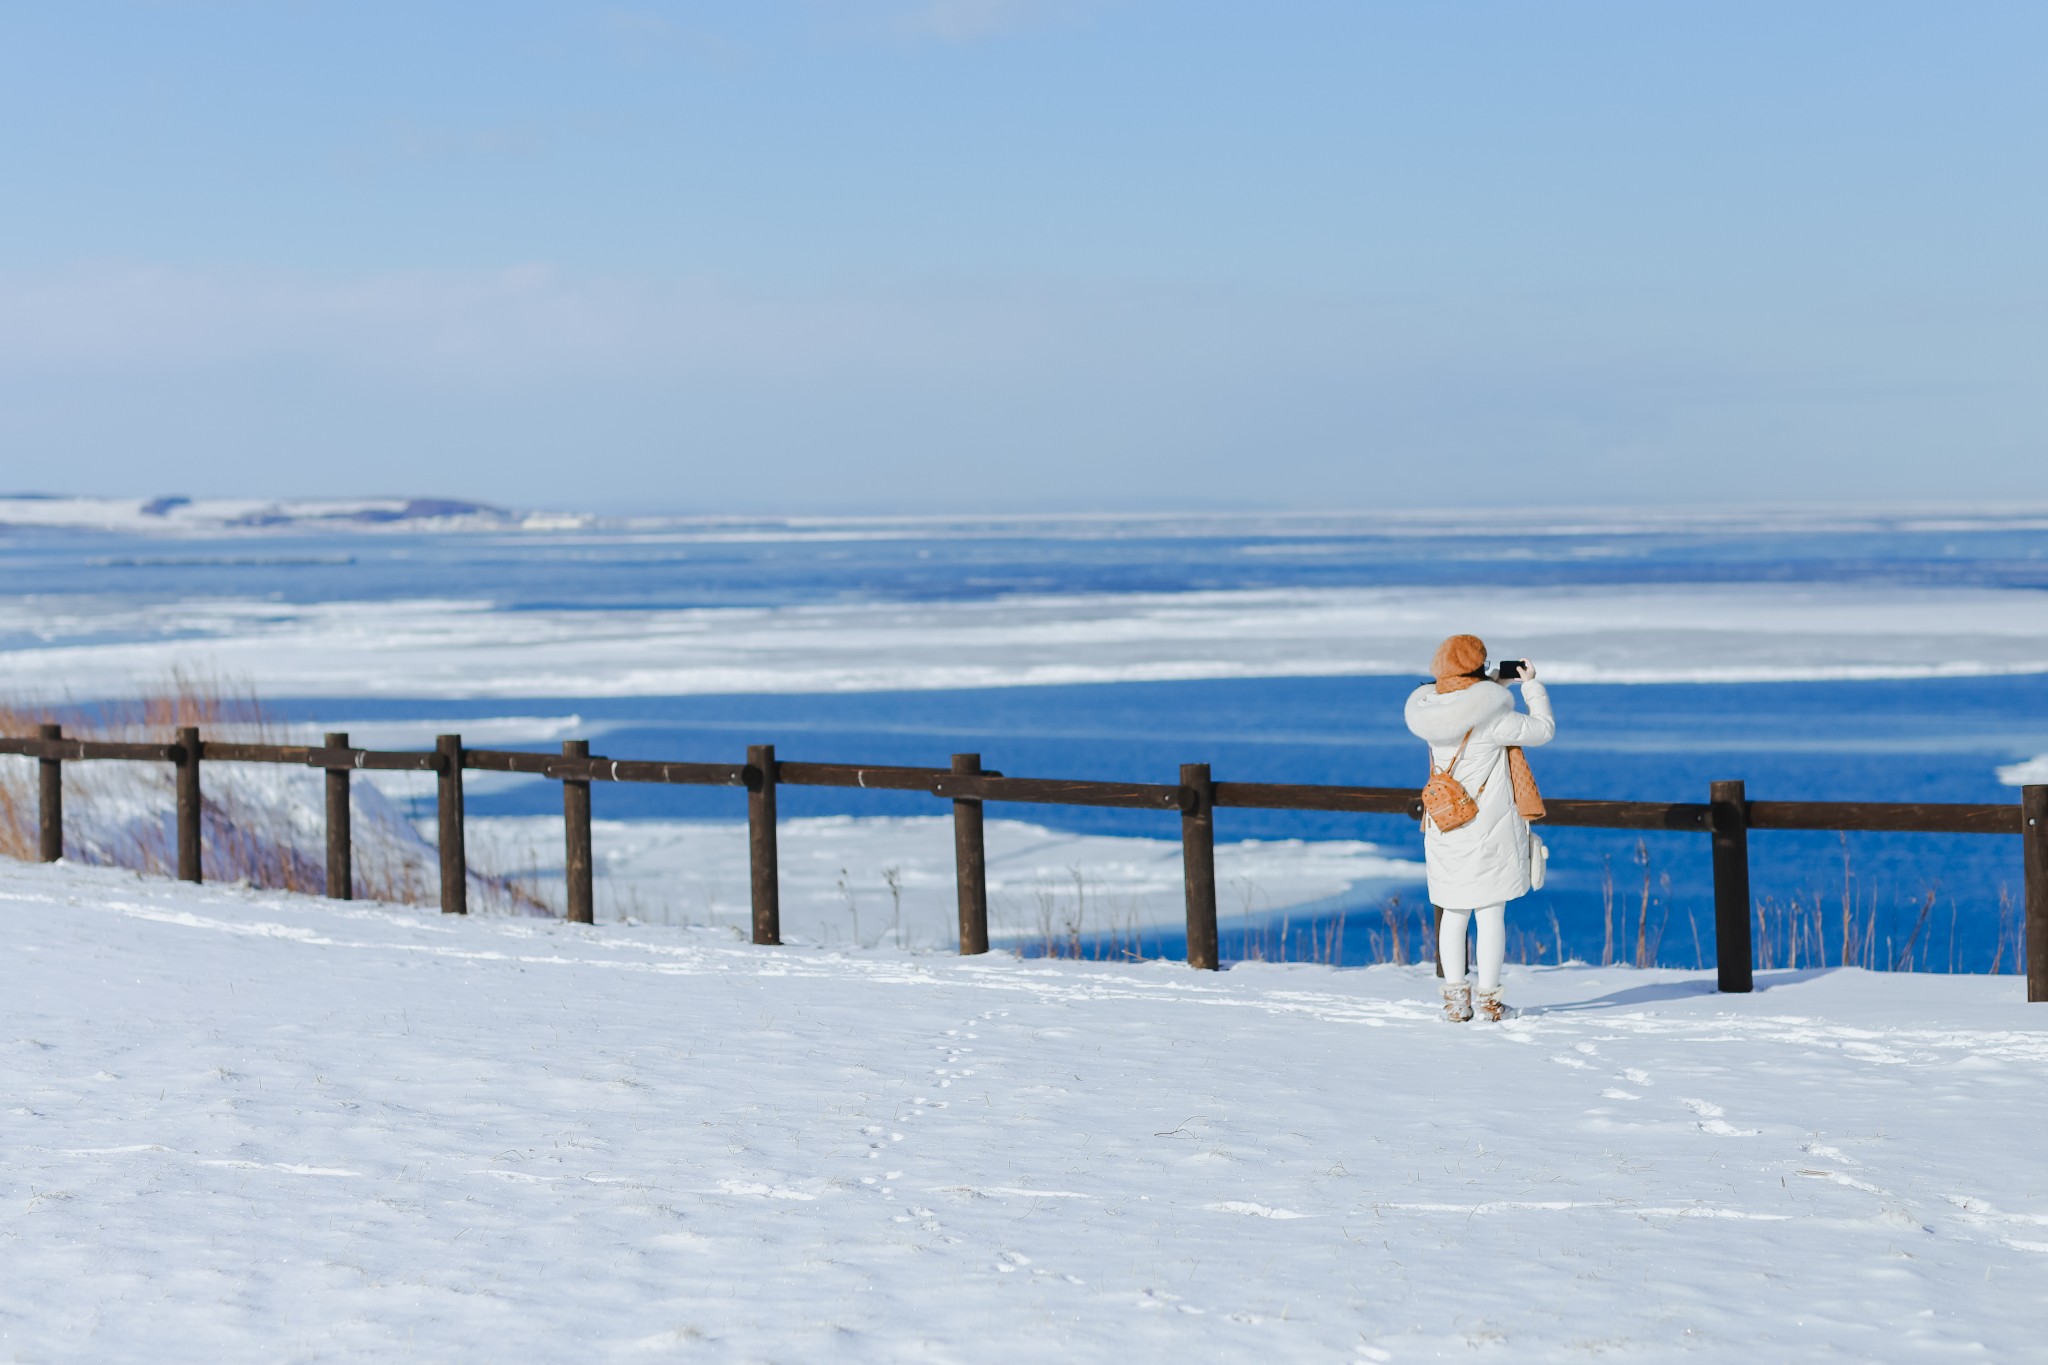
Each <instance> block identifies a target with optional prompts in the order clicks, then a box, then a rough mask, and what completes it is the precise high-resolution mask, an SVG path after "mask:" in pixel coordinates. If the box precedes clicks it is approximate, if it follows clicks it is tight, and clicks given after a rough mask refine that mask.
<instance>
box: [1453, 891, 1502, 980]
mask: <svg viewBox="0 0 2048 1365" xmlns="http://www.w3.org/2000/svg"><path fill="white" fill-rule="evenodd" d="M1474 915H1477V916H1479V964H1478V965H1479V989H1480V990H1482V991H1490V990H1493V989H1495V988H1497V987H1498V986H1499V985H1500V964H1501V959H1502V958H1505V957H1506V956H1507V955H1508V907H1507V904H1506V903H1505V902H1503V903H1501V904H1499V905H1482V906H1480V907H1479V908H1478V909H1477V910H1446V911H1444V922H1443V925H1442V926H1441V927H1440V928H1439V929H1438V930H1437V932H1436V948H1437V952H1438V953H1439V954H1440V955H1441V957H1442V959H1443V964H1444V984H1445V985H1447V986H1457V985H1462V984H1463V983H1464V980H1465V926H1466V925H1467V924H1469V923H1471V921H1472V917H1473V916H1474Z"/></svg>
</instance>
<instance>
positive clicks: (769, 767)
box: [747, 744, 782, 943]
mask: <svg viewBox="0 0 2048 1365" xmlns="http://www.w3.org/2000/svg"><path fill="white" fill-rule="evenodd" d="M747 766H749V767H751V768H754V769H757V770H758V771H759V772H760V774H761V780H760V781H759V782H757V783H754V784H752V785H750V786H749V787H748V788H747V855H748V862H749V863H750V864H751V868H752V873H753V877H752V880H753V891H754V942H756V943H780V942H782V900H781V886H780V882H779V880H778V877H777V873H776V865H775V777H776V770H775V746H774V745H773V744H754V745H750V746H748V748H747Z"/></svg>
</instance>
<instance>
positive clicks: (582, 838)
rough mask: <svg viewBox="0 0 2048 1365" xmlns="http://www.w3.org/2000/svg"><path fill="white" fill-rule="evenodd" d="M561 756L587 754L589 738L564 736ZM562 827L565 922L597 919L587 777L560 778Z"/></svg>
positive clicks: (591, 921) (577, 756)
mask: <svg viewBox="0 0 2048 1365" xmlns="http://www.w3.org/2000/svg"><path fill="white" fill-rule="evenodd" d="M562 757H564V758H589V757H590V741H589V740H587V739H565V740H563V741H562ZM562 828H563V830H564V832H565V837H566V838H567V841H568V856H567V859H566V861H565V862H564V863H563V864H562V869H563V876H564V877H565V879H566V880H567V881H568V883H569V923H571V924H595V923H597V897H596V888H595V887H594V886H593V884H592V882H591V870H590V780H589V779H588V778H582V779H578V778H573V777H566V778H563V779H562Z"/></svg>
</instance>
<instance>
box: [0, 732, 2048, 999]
mask: <svg viewBox="0 0 2048 1365" xmlns="http://www.w3.org/2000/svg"><path fill="white" fill-rule="evenodd" d="M0 754H19V755H22V756H25V757H28V758H33V759H36V760H38V763H39V767H40V773H39V778H40V780H39V783H38V792H39V801H40V812H39V818H40V828H39V839H38V849H39V852H40V856H41V857H42V859H43V860H44V861H45V862H54V861H56V860H57V859H58V858H61V857H62V856H63V853H64V832H63V831H64V788H63V781H62V777H63V765H64V764H65V763H76V762H93V761H100V760H119V761H127V762H149V763H168V764H171V765H172V767H173V768H174V770H175V772H176V783H175V787H176V791H177V850H178V876H179V877H180V878H182V879H183V880H185V881H189V882H196V881H198V880H200V856H199V855H200V839H199V831H200V814H201V803H202V800H203V798H202V795H201V786H200V768H201V765H202V764H205V763H273V764H285V765H289V766H297V767H307V768H319V769H324V770H325V772H326V774H327V894H328V895H329V896H331V897H334V898H337V899H340V900H347V899H349V897H350V895H351V885H350V844H349V773H351V772H352V771H355V770H357V769H380V770H387V771H389V770H396V771H407V772H431V773H434V774H435V775H436V779H437V802H436V810H437V814H438V819H439V827H440V840H439V843H440V864H441V908H442V910H444V911H446V912H448V913H450V914H463V913H466V912H467V910H468V888H469V872H468V863H467V860H466V857H465V855H464V851H463V812H462V774H463V773H464V772H465V771H469V770H475V771H480V772H501V773H532V774H535V775H537V776H541V777H546V778H551V779H553V780H555V781H558V782H560V783H561V784H562V815H563V823H564V826H565V828H566V859H565V862H564V867H565V869H566V873H565V875H566V878H567V882H568V896H567V903H568V917H569V919H570V920H571V921H573V922H575V923H580V924H589V923H592V922H593V909H594V898H593V895H592V884H591V842H590V784H591V783H593V782H652V783H668V784H672V785H680V786H712V787H740V788H744V789H745V790H746V793H747V822H748V849H749V861H750V864H751V886H752V899H753V938H754V942H756V943H763V944H773V943H780V942H781V941H782V932H781V910H780V898H779V892H778V887H777V875H776V854H775V793H776V790H777V788H779V787H857V788H861V789H864V790H886V791H909V792H924V793H926V794H928V795H930V796H933V797H936V798H938V799H940V800H949V801H951V802H952V804H953V847H954V864H955V867H956V869H957V877H958V882H959V907H960V951H961V952H962V953H984V952H987V951H988V881H987V871H986V858H985V855H984V850H983V845H982V806H983V803H984V802H988V801H1006V802H1023V803H1029V804H1037V805H1067V806H1117V807H1126V808H1131V809H1138V810H1157V811H1162V812H1164V811H1172V812H1175V813H1177V814H1178V815H1179V816H1180V837H1181V854H1182V867H1183V871H1184V874H1185V881H1186V891H1187V937H1188V965H1190V966H1192V967H1199V968H1207V969H1214V968H1215V967H1216V966H1217V965H1218V963H1217V951H1216V812H1217V810H1219V809H1227V808H1231V807H1236V808H1255V809H1262V810H1317V811H1352V812H1358V813H1361V814H1377V815H1407V816H1409V817H1411V818H1415V819H1420V818H1421V815H1422V806H1421V802H1420V801H1419V800H1417V798H1416V793H1415V792H1414V791H1412V790H1410V789H1408V788H1403V787H1331V786H1305V785H1295V784H1288V783H1272V782H1217V781H1215V780H1213V779H1212V778H1211V776H1210V773H1209V765H1208V764H1206V763H1188V764H1183V765H1182V766H1181V770H1180V781H1179V782H1177V783H1170V784H1169V783H1132V782H1083V781H1069V780H1067V779H1064V778H1040V777H1006V776H1004V775H1003V774H1001V773H999V772H991V771H988V770H985V769H984V768H983V767H982V766H981V756H980V755H978V754H955V755H953V761H952V766H951V767H949V768H911V767H892V766H884V767H865V766H862V765H859V764H851V763H797V762H790V761H786V760H778V759H777V758H776V756H775V747H774V746H773V745H770V744H758V745H755V746H753V747H751V748H749V749H748V750H747V760H746V762H744V763H665V762H654V761H648V760H641V759H611V758H604V757H600V756H597V755H593V754H592V753H591V752H590V745H589V743H588V742H587V741H584V740H573V739H572V740H566V741H564V742H563V744H562V752H561V754H560V755H559V756H557V755H554V754H542V753H529V752H525V751H514V750H506V749H468V748H464V747H463V744H462V739H461V737H460V736H458V735H442V736H440V737H439V738H438V740H437V741H436V743H435V746H434V749H433V750H432V752H427V753H401V752H384V751H378V750H373V749H358V748H354V747H352V746H351V745H350V744H349V742H348V736H347V735H346V734H329V735H327V736H326V739H325V742H324V743H322V744H320V745H319V746H317V747H316V746H311V745H291V744H235V743H226V742H222V741H217V740H203V739H202V738H201V737H200V734H199V731H198V730H197V729H196V728H191V727H188V728H185V729H181V730H179V731H178V732H177V738H176V740H175V742H173V743H170V744H115V743H106V742H102V741H98V740H76V739H66V738H64V733H63V729H62V727H60V726H57V725H45V726H43V727H42V728H41V732H40V734H39V735H38V736H37V737H36V738H33V739H27V738H20V739H9V738H0ZM1545 805H1546V806H1547V807H1548V809H1549V815H1548V817H1547V823H1549V824H1551V825H1576V826H1589V827H1595V828H1601V829H1640V830H1691V831H1696V832H1698V833H1701V834H1705V835H1707V836H1708V837H1709V838H1710V839H1711V840H1712V847H1713V866H1714V944H1715V954H1714V956H1715V964H1716V968H1717V972H1718V976H1719V985H1720V989H1722V990H1723V991H1738V992H1740V991H1748V990H1750V989H1751V962H1752V957H1751V938H1750V929H1751V919H1750V909H1751V906H1750V892H1749V832H1750V831H1751V830H1775V829H1810V830H1852V831H1877V832H1885V833H1926V834H2017V835H2019V836H2020V837H2021V839H2022V841H2023V848H2024V850H2025V859H2024V860H2025V868H2026V877H2025V880H2026V914H2025V924H2026V943H2027V964H2026V967H2027V999H2028V1000H2030V1001H2048V786H2030V787H2026V788H2023V789H2022V792H2021V797H2020V800H2019V802H2018V804H2016V805H1990V804H1985V805H1958V804H1951V805H1920V804H1913V803H1893V802H1875V801H1752V800H1750V799H1749V798H1748V795H1747V793H1746V792H1745V791H1744V789H1743V784H1742V783H1741V782H1715V783H1713V784H1712V786H1711V788H1710V790H1709V792H1708V797H1707V800H1706V801H1704V802H1699V803H1692V802H1669V803H1667V802H1658V801H1573V800H1549V799H1546V801H1545Z"/></svg>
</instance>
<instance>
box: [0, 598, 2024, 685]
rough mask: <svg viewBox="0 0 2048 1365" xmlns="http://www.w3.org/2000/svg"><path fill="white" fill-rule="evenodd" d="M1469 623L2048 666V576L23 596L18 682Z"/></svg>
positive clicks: (1210, 661) (1251, 635)
mask: <svg viewBox="0 0 2048 1365" xmlns="http://www.w3.org/2000/svg"><path fill="white" fill-rule="evenodd" d="M1446 621H1456V622H1459V623H1460V624H1461V625H1462V626H1463V627H1464V628H1466V629H1468V630H1472V631H1475V632H1477V633H1478V634H1480V635H1482V636H1484V637H1485V638H1486V639H1488V640H1490V641H1493V642H1494V643H1495V644H1496V645H1497V646H1498V647H1500V648H1501V649H1502V650H1503V651H1508V650H1512V652H1513V653H1515V654H1516V655H1526V656H1528V657H1530V658H1533V659H1535V660H1537V661H1538V663H1539V664H1540V666H1541V668H1542V671H1543V675H1544V677H1546V678H1548V679H1550V680H1552V681H1555V682H1622V683H1627V682H1758V681H1777V680H1787V679H1802V678H1833V679H1858V678H1912V677H1970V676H1982V675H1989V674H2002V673H2027V672H2043V671H2048V594H2042V593H2036V592H2019V591H2012V592H2005V591H1997V590H1991V589H1920V588H1899V587H1889V586H1882V587H1870V586H1857V585H1846V584H1845V585H1808V586H1800V587H1792V586H1787V585H1784V584H1750V585H1730V586H1716V587H1685V586H1668V587H1658V586H1653V587H1620V588H1575V589H1566V588H1542V589H1508V588H1496V587H1471V588H1464V587H1458V588H1416V587H1400V588H1329V589H1305V588H1290V589H1270V590H1264V589H1262V590H1256V591H1227V592H1190V593H1120V594H1098V595H1061V596H1051V595H1048V596H1040V597H1012V598H1004V599H1001V600H997V601H980V602H957V601H949V602H917V603H902V602H833V603H826V604H818V605H807V606H790V607H717V608H696V609H673V610H671V609H661V610H654V609H646V610H642V609H633V610H560V609H554V610H542V609H535V610H525V609H522V610H517V611H508V610H500V609H499V608H498V606H497V605H496V604H494V603H493V602H491V601H488V600H446V599H429V598H417V599H408V600H403V601H384V602H378V601H340V602H320V603H304V604H294V603H286V602H278V601H273V600H270V599H267V598H206V599H203V600H192V601H188V602H184V603H170V604H164V603H141V602H130V601H125V600H121V599H112V598H110V599H106V600H94V599H79V598H65V599H61V600H59V599H43V598H27V597H17V598H13V599H4V600H0V639H13V640H17V641H21V642H24V643H26V642H31V641H32V642H34V643H33V645H31V646H29V647H25V648H17V649H11V650H6V651H0V689H5V690H7V691H10V692H13V693H15V694H18V695H22V696H50V697H58V696H63V695H67V694H69V693H73V692H76V691H78V689H79V688H80V687H81V682H80V680H81V679H91V680H92V682H91V685H90V686H91V695H92V696H94V697H107V696H126V695H136V694H141V693H144V692H147V691H148V690H150V689H152V688H155V687H159V686H161V682H162V679H163V677H164V675H165V673H166V671H167V670H169V669H170V668H172V667H174V666H183V667H186V668H188V669H197V670H200V671H203V672H211V673H213V674H216V675H218V676H225V677H232V678H235V679H237V680H240V681H242V682H244V683H245V684H247V685H249V686H251V687H253V688H254V689H255V690H256V691H257V692H259V693H260V694H262V695H264V696H270V697H307V696H320V697H334V696H405V697H418V698H428V697H434V698H452V697H550V696H552V697H603V696H678V695H684V694H700V693H742V692H866V691H881V690H900V689H933V688H965V687H1009V686H1030V685H1045V684H1067V683H1105V682H1145V681H1172V680H1178V679H1198V678H1243V677H1314V676H1336V675H1355V674H1376V675H1395V676H1399V675H1412V674H1415V673H1416V672H1417V671H1418V670H1419V669H1420V668H1421V663H1420V661H1422V660H1426V659H1428V658H1429V655H1430V651H1431V650H1432V649H1434V648H1435V646H1436V643H1437V642H1438V641H1439V640H1440V639H1441V638H1442V636H1443V631H1444V625H1443V623H1444V622H1446Z"/></svg>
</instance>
